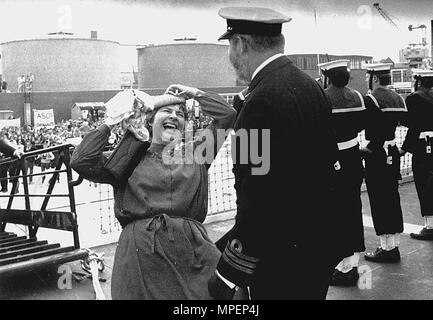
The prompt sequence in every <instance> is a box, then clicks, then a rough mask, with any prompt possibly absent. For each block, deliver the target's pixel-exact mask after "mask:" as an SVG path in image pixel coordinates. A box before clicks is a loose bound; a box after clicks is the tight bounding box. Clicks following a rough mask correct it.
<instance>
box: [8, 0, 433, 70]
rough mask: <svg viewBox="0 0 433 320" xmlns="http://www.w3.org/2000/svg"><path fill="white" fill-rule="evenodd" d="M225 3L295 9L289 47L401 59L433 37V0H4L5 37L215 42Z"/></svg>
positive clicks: (130, 53)
mask: <svg viewBox="0 0 433 320" xmlns="http://www.w3.org/2000/svg"><path fill="white" fill-rule="evenodd" d="M376 2H378V3H379V5H380V7H381V8H383V9H384V10H385V11H386V12H387V13H388V14H389V15H390V16H391V19H392V20H393V21H394V22H395V23H396V24H397V25H398V28H396V27H394V26H393V25H391V24H390V23H388V22H387V21H385V19H383V18H382V17H381V15H380V14H379V12H378V11H377V10H376V9H375V8H374V7H373V3H376ZM225 6H266V7H270V8H274V9H276V10H279V11H281V12H283V13H285V14H286V15H288V16H289V17H291V18H292V19H293V20H292V21H291V22H289V23H287V24H285V25H284V27H283V33H284V35H285V37H286V53H317V52H320V53H328V54H360V55H371V56H373V57H374V58H375V59H377V60H378V59H382V58H386V57H391V58H392V59H393V60H394V61H398V50H399V49H401V48H404V47H405V46H406V45H407V44H408V43H418V42H420V41H421V38H422V37H423V36H426V37H427V41H428V43H429V44H430V39H431V31H430V20H431V19H433V0H412V1H403V0H382V1H379V0H374V1H366V0H327V1H318V0H216V1H210V0H189V1H180V0H135V1H134V0H116V1H114V0H103V1H102V0H100V1H90V0H86V1H79V0H74V1H72V0H65V1H59V0H56V1H24V0H14V1H9V0H0V21H1V31H0V43H1V42H7V41H12V40H21V39H34V38H44V37H46V35H47V33H49V32H57V31H66V32H73V33H74V35H75V36H77V37H86V38H87V37H89V36H90V30H97V31H98V38H100V39H105V40H114V41H117V42H120V43H121V44H133V45H135V44H150V43H153V44H160V43H167V42H170V41H172V39H174V38H179V37H182V38H183V37H190V36H195V37H197V38H198V40H199V41H202V42H214V43H215V42H217V41H216V39H217V38H218V36H219V35H220V34H222V33H223V32H224V30H225V28H226V22H225V20H224V19H222V18H221V17H219V16H218V13H217V12H218V9H220V8H221V7H225ZM314 12H316V20H315V17H314ZM410 24H412V25H421V24H425V25H426V26H427V27H428V28H427V29H426V33H425V34H424V31H423V30H424V29H416V30H414V31H412V32H410V31H409V30H408V26H409V25H410ZM222 43H224V42H222ZM124 57H125V61H124V63H123V66H122V68H123V69H125V68H126V66H129V65H130V64H131V65H132V64H136V58H135V50H134V47H130V49H129V50H124ZM131 60H132V62H131Z"/></svg>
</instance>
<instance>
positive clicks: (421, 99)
mask: <svg viewBox="0 0 433 320" xmlns="http://www.w3.org/2000/svg"><path fill="white" fill-rule="evenodd" d="M406 105H407V109H408V116H407V119H406V122H405V125H406V126H407V127H408V131H407V135H406V138H405V141H404V144H403V147H402V148H403V149H404V150H406V151H409V152H410V153H412V155H413V156H412V170H413V174H414V180H415V186H416V190H417V193H418V197H419V200H420V206H421V215H422V216H431V215H433V92H432V90H430V91H429V92H428V93H425V92H423V91H420V90H418V91H416V92H414V93H412V94H410V95H409V96H408V97H407V98H406Z"/></svg>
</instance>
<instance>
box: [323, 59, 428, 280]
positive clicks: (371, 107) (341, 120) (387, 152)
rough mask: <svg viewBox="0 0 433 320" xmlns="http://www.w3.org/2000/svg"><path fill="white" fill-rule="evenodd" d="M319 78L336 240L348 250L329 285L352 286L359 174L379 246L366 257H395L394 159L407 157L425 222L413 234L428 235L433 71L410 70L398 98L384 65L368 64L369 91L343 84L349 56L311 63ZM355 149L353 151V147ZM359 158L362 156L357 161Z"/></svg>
mask: <svg viewBox="0 0 433 320" xmlns="http://www.w3.org/2000/svg"><path fill="white" fill-rule="evenodd" d="M319 67H320V69H321V72H322V78H321V80H322V83H323V86H324V88H325V92H326V94H327V95H328V97H329V100H330V102H331V104H332V121H333V122H334V128H335V131H336V137H337V141H338V147H339V150H340V151H339V160H338V162H337V163H336V164H335V169H336V172H337V181H338V183H337V185H338V187H337V195H338V204H339V209H340V210H341V213H342V219H343V220H344V221H342V225H343V226H344V230H343V231H342V233H343V234H342V238H343V239H345V240H344V241H345V243H347V245H348V249H349V252H352V255H351V256H347V257H346V258H344V259H343V260H342V261H341V262H340V263H339V264H338V265H337V266H336V269H335V271H334V275H333V279H332V283H331V284H332V285H337V286H355V285H356V284H357V281H358V278H359V274H358V270H357V267H358V264H359V258H360V253H362V252H364V251H365V245H364V229H363V221H362V204H361V199H360V189H361V184H362V180H363V179H365V183H366V187H367V192H368V197H369V200H370V207H371V215H372V219H373V224H374V229H375V232H376V235H377V236H378V237H379V240H380V245H379V246H378V248H377V249H376V250H375V251H374V252H366V253H365V254H364V257H365V259H366V260H368V261H373V262H387V263H396V262H399V261H400V252H399V249H398V247H399V244H400V234H401V233H402V232H403V215H402V209H401V205H400V196H399V191H398V181H399V180H400V179H401V176H400V157H401V156H403V155H404V154H405V153H406V152H410V153H412V155H413V158H412V159H413V160H412V169H413V175H414V181H415V186H416V191H417V194H418V198H419V201H420V207H421V215H422V216H423V217H424V220H425V226H424V228H423V229H422V230H421V232H420V233H417V234H416V233H415V234H414V233H412V234H411V237H412V238H414V239H423V240H433V153H432V143H433V90H432V87H433V71H431V70H414V78H415V80H416V82H415V92H413V93H412V94H410V95H409V96H408V97H407V98H406V99H404V98H402V97H401V96H400V95H399V94H397V93H396V92H394V91H392V90H390V89H388V87H387V86H388V85H389V84H390V81H391V65H390V64H371V65H369V66H368V67H367V74H366V81H367V82H368V86H369V93H367V94H366V95H364V96H363V95H361V94H360V93H359V92H358V91H356V90H353V89H351V88H349V87H347V85H348V82H349V79H350V71H349V60H337V61H332V62H327V63H322V64H319ZM398 125H404V126H406V127H407V128H408V132H407V135H406V137H405V141H404V143H403V145H402V148H401V149H399V148H398V147H397V146H396V142H395V131H396V127H397V126H398ZM362 130H365V137H366V140H367V142H368V144H367V145H366V147H364V148H360V147H359V145H358V141H357V137H358V133H359V132H361V131H362ZM360 151H361V152H360ZM362 158H363V159H364V161H365V169H364V167H363V163H362Z"/></svg>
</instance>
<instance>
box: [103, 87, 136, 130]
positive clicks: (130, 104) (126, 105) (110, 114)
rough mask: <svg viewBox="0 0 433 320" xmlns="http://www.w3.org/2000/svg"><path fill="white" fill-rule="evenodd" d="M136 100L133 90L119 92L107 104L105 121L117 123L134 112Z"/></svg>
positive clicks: (111, 123) (112, 123)
mask: <svg viewBox="0 0 433 320" xmlns="http://www.w3.org/2000/svg"><path fill="white" fill-rule="evenodd" d="M134 101H135V95H134V93H133V91H132V90H124V91H121V92H119V93H117V94H116V95H115V96H114V97H113V98H111V99H110V100H109V101H108V102H107V103H106V104H105V109H106V113H105V114H106V120H105V123H106V124H107V125H110V126H111V125H115V124H117V123H119V122H121V121H122V120H123V119H126V118H128V117H130V116H131V115H132V114H134Z"/></svg>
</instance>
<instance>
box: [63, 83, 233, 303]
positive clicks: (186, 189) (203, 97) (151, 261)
mask: <svg viewBox="0 0 433 320" xmlns="http://www.w3.org/2000/svg"><path fill="white" fill-rule="evenodd" d="M178 91H179V92H181V93H180V94H178V95H171V94H168V93H170V92H178ZM167 92H168V93H167V94H164V95H162V96H158V97H150V96H148V95H147V94H145V93H144V92H140V91H135V90H128V91H124V92H121V93H119V94H118V95H117V96H115V97H114V98H113V99H112V100H110V101H109V102H108V103H107V105H106V106H107V113H108V118H107V120H106V122H105V124H103V125H101V126H100V127H98V128H97V129H96V130H93V131H91V132H89V133H88V134H87V135H85V136H84V138H83V141H82V142H81V144H80V145H79V146H78V147H77V148H76V150H75V151H74V153H73V155H72V160H71V167H72V168H74V169H75V170H76V171H77V172H78V173H79V174H81V175H82V176H83V177H84V178H87V179H90V180H92V181H96V182H105V183H110V184H112V185H113V190H114V194H115V195H114V197H115V206H114V207H115V209H114V210H115V215H116V217H117V219H118V220H119V222H120V224H121V225H122V227H123V231H122V233H121V235H120V239H119V242H118V247H117V250H116V254H115V261H114V267H113V276H112V286H111V295H112V298H113V299H210V298H211V297H210V295H209V292H208V289H207V281H208V279H209V278H210V276H211V275H212V274H213V273H214V271H215V268H216V264H217V262H218V260H219V257H220V252H219V250H218V249H217V248H216V246H215V245H214V244H213V243H212V241H211V240H210V239H209V238H208V236H207V233H206V230H205V228H204V227H203V225H202V222H203V221H204V220H205V217H206V213H207V195H208V191H207V186H208V180H207V179H208V175H207V170H208V168H209V167H210V165H211V163H210V162H211V161H208V162H206V163H203V161H197V160H199V158H201V157H202V156H203V154H202V153H201V152H200V153H199V152H197V151H199V150H206V153H207V154H206V157H207V159H210V158H209V156H211V155H212V154H214V155H216V152H217V151H218V150H219V148H220V147H221V145H222V143H223V142H224V141H218V139H212V138H211V137H210V135H209V133H211V134H212V135H213V137H216V133H217V130H218V129H224V130H226V129H229V128H231V127H232V125H233V122H234V119H235V117H236V111H235V110H234V109H233V108H231V107H230V106H228V105H227V104H226V103H225V102H224V100H223V99H222V98H221V97H220V96H219V95H218V94H211V93H205V92H203V91H201V90H198V89H195V88H191V87H186V86H182V85H172V86H170V87H169V88H168V89H167ZM185 98H186V99H192V98H193V99H195V100H196V101H198V102H199V103H200V105H201V108H202V112H203V113H204V114H205V115H208V116H210V117H212V118H213V122H212V123H211V124H210V125H209V126H208V127H207V129H208V130H205V131H204V132H201V134H200V136H198V137H196V139H195V140H193V141H191V139H189V138H188V139H186V140H187V141H183V140H182V139H181V138H182V134H183V133H184V128H185V127H184V126H185V120H186V119H185V117H186V107H185ZM137 103H138V104H141V111H144V112H145V113H148V115H147V117H146V119H145V120H146V122H148V124H149V129H150V130H149V131H150V132H151V133H152V137H151V139H150V141H151V143H150V145H149V143H148V142H146V141H145V140H146V132H145V131H146V130H144V129H143V127H142V126H136V125H134V124H136V123H137V121H136V119H132V118H131V117H133V114H134V113H135V114H136V113H137V108H135V109H134V108H132V105H133V104H134V105H135V106H137ZM142 114H143V113H142ZM138 120H143V119H140V118H138ZM120 122H121V123H122V125H123V126H124V127H127V130H129V132H132V133H133V136H134V138H133V139H135V141H133V142H132V143H130V144H128V147H127V148H126V149H127V150H128V151H127V152H126V153H125V154H126V155H127V154H129V155H130V158H131V160H130V162H131V164H130V167H132V168H131V170H130V172H127V173H122V174H117V173H118V172H114V171H115V170H114V171H113V170H108V169H107V165H106V164H107V160H106V159H105V158H104V157H103V156H102V151H103V149H104V147H105V145H106V144H107V142H108V138H109V136H110V129H111V128H112V127H113V125H114V124H117V123H120ZM138 123H140V121H138ZM140 131H141V132H140ZM126 136H127V135H125V138H126ZM130 136H131V135H130ZM203 137H206V140H205V141H204V140H203V139H202V138H203ZM139 140H141V141H139ZM215 140H217V141H215ZM219 140H222V139H219ZM140 143H141V145H140V146H139V147H137V144H140ZM121 145H122V142H121V143H120V144H119V146H118V147H116V149H118V148H121ZM123 145H125V142H123ZM131 150H136V152H131ZM211 151H216V152H215V153H213V152H211ZM115 152H116V151H115ZM208 152H209V153H208ZM132 153H134V154H132ZM122 158H123V157H122ZM211 158H212V159H211V160H213V157H211ZM92 166H93V169H92ZM129 174H130V175H129ZM125 175H126V176H129V178H127V179H125V178H124V176H125Z"/></svg>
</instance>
